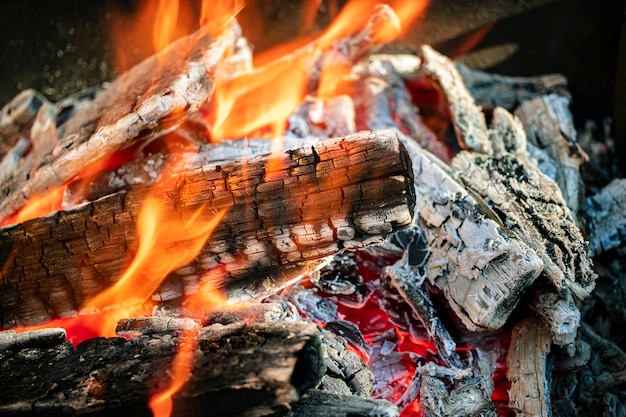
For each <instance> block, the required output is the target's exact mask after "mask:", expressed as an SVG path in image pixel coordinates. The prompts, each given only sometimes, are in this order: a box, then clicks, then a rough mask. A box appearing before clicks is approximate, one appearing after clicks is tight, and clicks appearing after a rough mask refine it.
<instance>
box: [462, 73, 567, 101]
mask: <svg viewBox="0 0 626 417" xmlns="http://www.w3.org/2000/svg"><path fill="white" fill-rule="evenodd" d="M455 65H456V69H457V70H458V71H459V74H460V75H461V77H463V83H464V84H465V86H466V87H467V89H468V90H469V92H470V94H471V95H472V97H474V100H475V101H476V104H477V105H479V106H480V107H482V108H483V109H484V110H489V111H491V110H493V109H495V108H496V107H502V108H505V109H507V110H508V111H510V112H512V111H513V110H515V109H516V108H517V106H518V105H520V104H521V103H522V102H524V101H527V100H531V99H534V98H537V97H540V96H544V95H548V94H557V95H559V96H562V97H565V98H567V99H570V98H571V97H570V93H569V91H568V90H567V79H566V78H565V77H564V76H563V75H561V74H545V75H536V76H533V77H512V76H507V75H500V74H494V73H491V72H485V71H480V70H476V69H472V68H469V67H468V66H467V65H465V64H462V63H460V62H456V63H455Z"/></svg>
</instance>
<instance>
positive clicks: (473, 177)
mask: <svg viewBox="0 0 626 417" xmlns="http://www.w3.org/2000/svg"><path fill="white" fill-rule="evenodd" d="M492 125H493V127H492V135H491V138H492V140H493V141H494V145H493V147H494V149H496V150H498V152H496V153H494V155H493V156H485V155H483V154H479V153H471V152H461V153H460V154H458V155H457V156H456V157H455V159H454V160H453V161H452V168H453V169H454V170H455V171H456V173H457V175H458V176H459V178H462V179H463V181H464V183H465V184H466V185H467V186H468V187H469V188H471V189H473V190H474V192H476V193H477V194H478V195H480V196H481V197H482V198H484V199H485V201H486V202H487V203H488V204H489V206H491V207H492V209H493V210H494V211H496V212H497V213H498V214H499V216H500V217H501V220H502V222H503V223H504V224H505V225H506V226H507V227H508V228H509V229H510V230H512V231H513V232H514V233H515V234H517V235H518V236H519V237H520V238H521V239H522V240H524V241H525V242H526V243H527V244H528V246H530V247H531V248H532V249H533V250H534V251H535V252H536V253H537V255H538V256H539V257H541V259H542V261H543V263H544V266H545V267H544V272H545V274H546V276H547V277H548V278H549V279H550V281H551V282H552V283H553V284H554V286H555V287H556V288H563V289H569V290H570V291H571V292H572V294H573V295H574V296H575V297H576V298H578V299H582V298H585V297H586V296H587V295H589V293H590V292H591V290H592V289H593V287H594V282H595V277H596V274H595V273H594V272H593V264H592V261H591V259H590V258H589V257H588V254H587V251H588V249H587V244H586V242H585V239H584V238H583V236H582V234H581V232H580V230H579V229H578V227H576V225H575V223H574V221H573V218H572V216H571V212H570V210H569V209H568V207H567V206H566V204H565V201H564V200H563V197H562V196H561V192H560V189H559V187H558V186H557V184H556V183H555V182H554V181H552V180H551V179H550V178H548V177H547V176H545V175H544V174H543V173H542V172H541V171H539V169H538V168H537V167H536V166H535V165H533V164H532V162H531V161H530V159H529V158H528V157H527V154H526V146H525V144H526V136H525V134H524V130H523V128H522V126H521V124H520V122H519V120H517V119H516V118H514V117H513V116H512V115H511V114H510V113H509V112H508V111H506V110H504V109H501V108H498V109H496V110H494V114H493V123H492Z"/></svg>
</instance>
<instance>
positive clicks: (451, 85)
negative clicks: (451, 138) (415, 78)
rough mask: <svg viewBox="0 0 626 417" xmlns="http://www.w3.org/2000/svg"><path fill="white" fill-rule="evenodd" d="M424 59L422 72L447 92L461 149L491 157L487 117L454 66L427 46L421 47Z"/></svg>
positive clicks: (421, 67)
mask: <svg viewBox="0 0 626 417" xmlns="http://www.w3.org/2000/svg"><path fill="white" fill-rule="evenodd" d="M421 55H422V64H421V66H420V71H421V72H422V73H423V74H425V75H427V76H430V77H432V78H433V79H434V80H436V81H437V82H438V83H439V85H440V86H441V88H442V89H443V91H444V92H445V95H446V98H447V100H448V105H449V107H450V115H451V117H452V122H453V124H454V129H455V132H456V137H457V140H458V141H459V145H460V146H461V147H462V148H463V149H471V150H474V151H476V152H482V153H486V154H489V153H491V143H490V142H489V136H488V134H487V124H486V122H485V115H484V114H483V113H482V111H481V108H480V107H478V106H476V104H475V103H474V98H473V97H472V96H471V95H470V93H469V91H467V88H466V87H465V84H463V78H461V75H460V74H459V72H458V71H457V69H456V67H455V66H454V63H452V61H450V60H449V59H448V58H446V57H445V56H443V55H441V54H439V53H438V52H436V51H435V50H434V49H432V48H431V47H429V46H428V45H424V46H422V49H421Z"/></svg>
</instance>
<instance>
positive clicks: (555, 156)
mask: <svg viewBox="0 0 626 417" xmlns="http://www.w3.org/2000/svg"><path fill="white" fill-rule="evenodd" d="M569 103H570V100H569V99H568V98H566V97H562V96H558V95H556V94H550V95H546V96H541V97H537V98H534V99H532V100H527V101H525V102H523V103H522V104H521V105H520V106H519V107H518V108H517V110H515V115H516V116H517V117H518V118H519V119H520V121H521V122H522V124H523V126H524V130H525V131H526V136H527V138H528V142H529V143H531V144H532V145H534V146H536V147H538V148H539V149H542V150H544V151H545V152H546V154H547V155H548V156H549V157H550V158H551V159H552V160H553V161H554V163H555V165H556V167H557V170H556V172H554V173H553V177H552V179H553V180H554V181H556V183H557V184H558V186H559V188H560V189H561V193H562V195H563V199H564V200H565V203H566V204H567V207H569V209H570V210H571V212H572V214H573V216H574V220H575V221H576V222H577V223H578V224H581V223H580V219H579V216H580V215H581V211H582V208H583V205H584V201H583V199H584V194H585V187H584V184H583V182H582V178H581V174H580V166H581V165H582V164H584V163H586V162H587V161H589V157H588V156H587V154H586V153H585V151H583V150H582V148H581V147H580V146H579V145H578V143H576V129H575V127H574V119H573V116H572V114H571V112H570V111H569Z"/></svg>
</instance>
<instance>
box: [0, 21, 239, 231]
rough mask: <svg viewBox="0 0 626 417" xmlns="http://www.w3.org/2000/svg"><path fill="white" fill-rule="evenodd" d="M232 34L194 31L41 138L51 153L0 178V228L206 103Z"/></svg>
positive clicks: (233, 30)
mask: <svg viewBox="0 0 626 417" xmlns="http://www.w3.org/2000/svg"><path fill="white" fill-rule="evenodd" d="M239 32H240V29H239V27H238V26H237V25H236V23H234V22H233V24H232V25H231V26H229V28H228V29H227V30H226V31H225V32H224V34H222V35H221V36H219V37H217V38H215V39H212V38H211V37H209V36H208V34H207V33H206V31H205V30H204V29H200V30H198V31H197V32H196V33H194V34H192V35H190V36H188V37H184V38H181V39H180V40H178V41H176V42H174V43H173V44H171V45H170V46H168V47H167V48H166V49H164V50H163V51H161V52H160V53H159V54H157V55H153V56H151V57H149V58H147V59H146V60H144V61H143V62H141V63H139V64H138V65H136V66H135V67H133V68H132V69H131V70H129V71H128V72H126V73H124V74H122V75H121V76H120V77H118V78H117V79H116V80H115V81H114V82H113V83H112V84H111V85H110V86H109V88H107V89H106V90H104V91H102V92H101V93H100V94H98V95H97V96H96V98H95V99H94V100H93V101H92V102H91V103H89V105H87V106H85V107H83V108H82V109H81V110H79V111H78V112H77V113H76V114H74V115H73V116H72V117H71V118H70V120H68V121H67V123H65V124H64V125H62V126H61V127H60V128H59V129H58V131H57V132H54V134H53V136H52V137H50V138H48V139H49V140H51V141H52V142H53V149H52V150H51V152H50V153H46V154H43V155H42V154H40V153H39V152H31V153H30V154H28V155H27V156H26V157H24V158H23V161H22V162H21V164H20V166H18V168H17V169H16V170H15V171H12V172H11V173H10V175H8V176H7V177H6V178H1V179H0V180H1V181H0V183H1V184H2V186H1V187H0V200H1V201H0V221H1V220H4V219H6V218H8V217H9V216H11V215H12V214H13V213H15V212H16V211H17V210H19V209H20V208H21V207H22V206H23V205H24V204H25V203H26V202H27V201H28V199H29V198H31V197H33V196H35V195H41V194H44V193H46V192H47V191H48V190H49V189H51V188H52V187H54V186H57V185H61V184H63V183H65V182H67V181H69V180H70V179H72V178H74V177H75V176H76V175H77V174H78V173H79V172H80V171H81V170H82V169H83V168H84V167H86V166H88V165H91V164H93V163H95V162H97V161H99V160H100V159H101V158H102V157H104V156H106V155H108V154H110V153H112V152H114V151H115V150H117V149H120V148H123V147H126V146H129V145H131V144H132V143H134V142H135V141H138V140H144V139H146V138H148V137H151V136H155V135H157V134H159V132H163V131H167V130H168V129H172V127H173V126H176V125H177V124H179V123H181V122H182V121H184V120H185V119H186V118H188V117H189V116H190V115H191V114H193V113H194V112H195V111H196V110H198V109H199V108H200V107H201V106H202V105H203V104H205V103H206V102H207V101H208V100H209V98H210V97H211V96H212V93H213V88H214V83H213V77H214V75H215V72H216V70H217V68H218V67H219V63H220V61H221V60H222V58H223V56H224V55H225V53H226V52H227V51H228V50H230V49H231V48H233V47H234V43H235V42H236V40H237V38H238V37H239V36H240V33H239Z"/></svg>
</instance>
